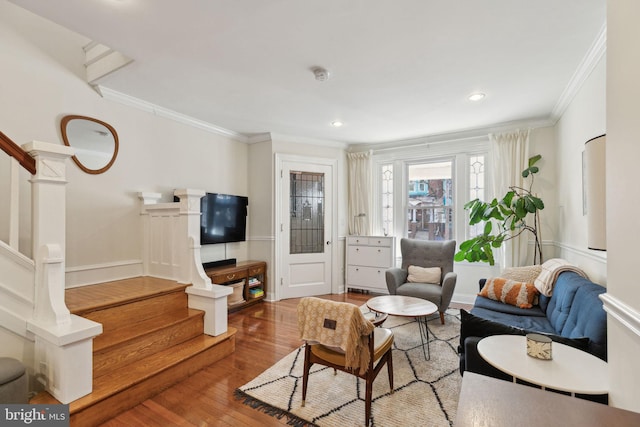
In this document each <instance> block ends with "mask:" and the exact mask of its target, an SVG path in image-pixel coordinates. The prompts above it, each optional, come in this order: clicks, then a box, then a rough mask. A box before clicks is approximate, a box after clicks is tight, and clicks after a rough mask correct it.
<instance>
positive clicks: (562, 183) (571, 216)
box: [555, 58, 607, 285]
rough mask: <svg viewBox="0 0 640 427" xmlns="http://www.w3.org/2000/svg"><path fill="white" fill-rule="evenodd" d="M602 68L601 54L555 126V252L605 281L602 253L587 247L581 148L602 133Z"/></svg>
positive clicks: (603, 100) (590, 274) (603, 87)
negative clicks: (556, 225)
mask: <svg viewBox="0 0 640 427" xmlns="http://www.w3.org/2000/svg"><path fill="white" fill-rule="evenodd" d="M606 70H607V68H606V58H602V59H601V60H600V62H599V63H598V65H597V66H596V67H595V69H594V70H593V71H592V73H591V75H590V76H589V77H588V78H587V79H586V81H585V82H584V84H583V85H582V87H581V88H580V91H579V92H578V93H577V95H576V96H575V98H574V99H573V101H572V102H571V104H570V105H569V107H568V108H567V110H566V111H565V112H564V114H563V115H562V118H561V119H560V120H559V121H558V123H557V124H556V127H555V132H556V140H557V142H558V145H557V152H556V157H557V160H556V168H557V180H556V182H557V197H558V199H557V215H558V222H557V223H558V224H559V225H560V226H559V227H558V229H557V232H556V233H555V236H556V237H555V239H556V244H557V246H558V256H559V257H561V258H564V259H566V260H568V261H570V262H571V263H573V264H575V265H578V266H580V267H581V268H582V269H583V270H585V272H586V273H587V274H588V275H589V278H590V279H591V280H593V281H594V282H597V283H600V284H602V285H606V282H607V272H606V267H607V265H606V262H607V259H606V253H602V252H598V251H593V250H589V249H587V217H586V216H585V215H583V209H582V152H583V151H584V144H585V142H587V141H588V140H590V139H591V138H594V137H596V136H599V135H602V134H604V133H606V129H607V126H606V91H607V85H606V74H607V72H606ZM602 202H603V203H604V201H602Z"/></svg>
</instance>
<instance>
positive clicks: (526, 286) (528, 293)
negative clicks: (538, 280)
mask: <svg viewBox="0 0 640 427" xmlns="http://www.w3.org/2000/svg"><path fill="white" fill-rule="evenodd" d="M537 294H538V290H537V289H536V287H535V286H533V284H531V283H522V282H516V281H514V280H510V279H504V278H502V277H492V278H490V279H487V282H486V283H485V285H484V287H483V288H482V290H481V291H480V292H479V293H478V295H480V296H483V297H485V298H489V299H492V300H496V301H500V302H503V303H506V304H511V305H515V306H516V307H520V308H531V307H533V302H534V299H535V297H536V295H537Z"/></svg>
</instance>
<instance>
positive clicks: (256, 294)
mask: <svg viewBox="0 0 640 427" xmlns="http://www.w3.org/2000/svg"><path fill="white" fill-rule="evenodd" d="M263 295H264V289H262V288H252V289H249V296H250V297H251V298H260V297H261V296H263Z"/></svg>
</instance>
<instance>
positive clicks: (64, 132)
mask: <svg viewBox="0 0 640 427" xmlns="http://www.w3.org/2000/svg"><path fill="white" fill-rule="evenodd" d="M71 120H89V121H92V122H95V123H98V124H100V125H102V126H104V127H106V128H107V129H109V132H111V135H112V136H113V140H114V147H113V156H112V157H111V160H109V163H107V164H106V165H105V166H104V167H102V168H100V169H89V168H88V167H86V166H85V165H83V164H82V162H81V161H80V159H78V157H77V156H76V155H75V154H74V155H73V156H71V158H72V159H73V161H74V162H75V163H76V165H78V167H79V168H80V169H82V170H83V171H84V172H86V173H88V174H91V175H98V174H101V173H104V172H106V171H107V170H109V168H110V167H111V166H112V165H113V163H114V162H115V161H116V157H117V156H118V147H119V143H118V133H117V132H116V130H115V129H114V127H113V126H111V125H110V124H109V123H105V122H103V121H102V120H98V119H94V118H93V117H87V116H78V115H73V114H72V115H68V116H64V117H63V118H62V120H61V121H60V130H61V131H62V141H63V142H64V145H66V146H67V147H71V148H73V146H72V145H71V144H70V143H69V138H68V136H67V125H68V124H69V122H70V121H71Z"/></svg>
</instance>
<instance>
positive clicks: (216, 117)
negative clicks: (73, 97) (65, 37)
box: [12, 0, 606, 143]
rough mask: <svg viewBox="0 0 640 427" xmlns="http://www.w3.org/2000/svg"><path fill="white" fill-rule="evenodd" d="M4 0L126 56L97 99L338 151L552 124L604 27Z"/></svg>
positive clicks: (566, 13)
mask: <svg viewBox="0 0 640 427" xmlns="http://www.w3.org/2000/svg"><path fill="white" fill-rule="evenodd" d="M12 2H13V3H15V4H17V5H19V6H22V7H24V8H26V9H28V10H31V11H32V12H34V13H36V14H38V15H41V16H43V17H46V18H48V19H50V20H52V21H54V22H56V23H58V24H61V25H63V26H64V27H67V28H69V29H71V30H73V31H75V32H77V33H80V34H82V35H84V36H86V37H88V38H89V39H91V40H94V41H96V42H99V43H102V44H104V45H107V46H109V47H111V48H113V49H115V50H117V51H119V52H121V53H123V54H125V55H126V56H128V57H130V58H132V59H133V60H134V61H133V62H132V63H131V64H129V65H127V66H126V67H124V68H122V69H121V70H119V71H117V72H115V73H113V74H111V75H109V76H108V77H106V78H104V79H103V80H102V81H101V82H100V85H101V86H103V87H105V88H108V89H109V90H112V91H116V92H119V93H122V94H126V95H128V96H131V97H135V98H138V99H141V100H144V101H146V102H149V103H152V104H155V105H158V106H160V107H162V108H165V109H169V110H172V111H175V112H178V113H180V114H183V115H186V116H190V117H193V118H195V119H198V120H201V121H205V122H208V123H211V124H213V125H215V126H217V127H220V128H224V129H228V130H230V131H233V132H237V133H240V134H242V135H246V136H252V135H255V134H262V133H267V132H272V133H277V134H284V135H289V136H298V137H304V138H313V139H320V140H329V141H340V142H345V143H379V142H389V141H399V140H407V139H412V138H419V137H424V136H433V135H441V134H447V133H453V132H460V131H465V130H472V129H480V128H488V127H491V126H498V125H506V124H511V123H522V122H526V121H536V120H537V121H540V120H548V121H551V122H552V121H553V120H555V119H557V116H558V115H559V114H560V113H561V112H562V111H561V110H562V108H563V106H565V105H566V104H567V103H568V101H567V99H568V97H570V95H571V88H572V87H574V88H575V80H576V76H577V75H578V74H579V72H580V70H581V67H582V69H583V71H584V61H585V58H587V59H588V58H589V56H590V55H592V53H591V52H592V51H593V49H594V45H597V44H598V40H602V39H603V37H605V35H604V34H605V33H604V31H605V28H604V25H605V22H606V1H605V0H561V1H558V0H536V1H530V0H484V1H478V0H456V1H441V0H396V1H390V0H323V1H315V0H307V1H301V0H182V1H175V0H56V1H42V0H12ZM601 44H602V43H601ZM316 66H321V67H324V68H326V69H327V70H329V72H330V78H329V79H328V80H327V81H324V82H321V81H317V80H316V79H315V77H314V74H313V73H312V71H311V69H312V68H313V67H316ZM476 91H479V92H483V93H485V94H486V96H485V98H484V99H482V100H481V101H477V102H471V101H469V100H468V96H469V95H470V94H471V93H473V92H476ZM569 100H570V99H569ZM336 120H339V121H341V122H343V123H344V125H343V126H341V127H339V128H336V127H333V126H331V122H333V121H336Z"/></svg>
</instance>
